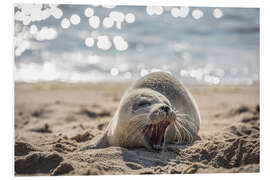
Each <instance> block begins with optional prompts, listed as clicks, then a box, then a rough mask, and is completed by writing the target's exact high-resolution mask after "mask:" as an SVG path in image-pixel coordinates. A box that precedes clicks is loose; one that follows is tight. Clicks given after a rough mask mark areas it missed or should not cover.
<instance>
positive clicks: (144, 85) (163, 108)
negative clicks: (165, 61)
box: [82, 72, 201, 150]
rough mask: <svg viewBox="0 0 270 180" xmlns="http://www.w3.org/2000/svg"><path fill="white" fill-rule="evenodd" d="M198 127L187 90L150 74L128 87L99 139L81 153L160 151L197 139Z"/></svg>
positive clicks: (197, 115) (196, 111) (171, 79)
mask: <svg viewBox="0 0 270 180" xmlns="http://www.w3.org/2000/svg"><path fill="white" fill-rule="evenodd" d="M200 124H201V117H200V113H199V109H198V106H197V104H196V102H195V100H194V98H193V97H192V95H191V94H190V92H189V91H188V89H186V88H185V87H184V85H183V84H182V83H181V82H180V81H179V80H178V79H176V78H175V77H173V76H172V75H171V74H169V73H166V72H154V73H150V74H148V75H146V76H144V77H142V78H140V79H138V80H137V81H136V82H135V83H133V84H132V85H131V87H130V88H129V89H128V90H127V91H126V92H125V94H124V95H123V97H122V98H121V100H120V104H119V106H118V108H117V110H116V112H115V114H114V117H113V118H112V119H111V120H110V122H109V124H108V126H107V128H106V130H105V132H104V134H103V136H102V137H101V138H100V139H99V140H98V141H97V142H96V143H94V144H92V145H90V146H87V147H85V148H83V149H82V150H86V149H91V148H105V147H108V146H121V147H126V148H132V147H145V148H147V149H149V150H161V149H163V148H164V147H165V145H166V144H168V143H176V144H189V143H192V142H194V141H195V140H198V139H200V137H199V136H198V131H199V128H200Z"/></svg>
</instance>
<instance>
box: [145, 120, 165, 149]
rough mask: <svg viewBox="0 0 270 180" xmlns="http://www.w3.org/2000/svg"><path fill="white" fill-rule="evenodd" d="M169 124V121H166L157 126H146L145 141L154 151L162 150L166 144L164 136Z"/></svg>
mask: <svg viewBox="0 0 270 180" xmlns="http://www.w3.org/2000/svg"><path fill="white" fill-rule="evenodd" d="M169 124H170V123H169V121H167V120H164V121H161V122H159V123H157V124H150V125H147V126H145V128H144V130H143V133H144V139H145V140H146V142H147V143H148V144H149V145H150V146H151V147H152V148H153V149H155V150H160V149H162V145H163V143H164V134H165V131H166V128H167V127H168V125H169Z"/></svg>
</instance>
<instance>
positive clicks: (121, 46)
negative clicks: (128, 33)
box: [113, 36, 128, 51]
mask: <svg viewBox="0 0 270 180" xmlns="http://www.w3.org/2000/svg"><path fill="white" fill-rule="evenodd" d="M113 43H114V47H115V48H116V49H117V50H118V51H125V50H126V49H127V48H128V43H127V42H126V41H125V40H124V38H123V37H121V36H115V37H114V38H113Z"/></svg>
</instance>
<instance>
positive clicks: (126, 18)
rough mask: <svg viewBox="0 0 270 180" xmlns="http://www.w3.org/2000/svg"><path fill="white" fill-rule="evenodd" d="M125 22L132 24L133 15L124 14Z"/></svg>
mask: <svg viewBox="0 0 270 180" xmlns="http://www.w3.org/2000/svg"><path fill="white" fill-rule="evenodd" d="M125 20H126V22H127V23H134V21H135V15H134V14H133V13H128V14H126V17H125Z"/></svg>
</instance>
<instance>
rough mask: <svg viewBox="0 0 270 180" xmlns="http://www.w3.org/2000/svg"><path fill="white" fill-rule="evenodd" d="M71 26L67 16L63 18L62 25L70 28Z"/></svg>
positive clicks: (64, 27)
mask: <svg viewBox="0 0 270 180" xmlns="http://www.w3.org/2000/svg"><path fill="white" fill-rule="evenodd" d="M69 26H70V22H69V20H68V19H67V18H64V19H62V21H61V27H62V28H63V29H67V28H69Z"/></svg>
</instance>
